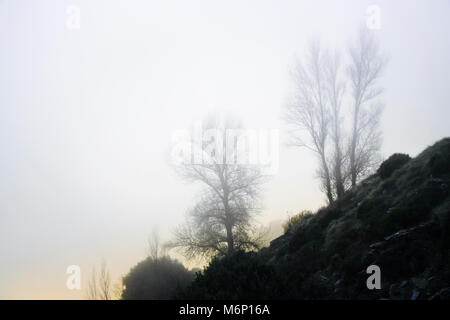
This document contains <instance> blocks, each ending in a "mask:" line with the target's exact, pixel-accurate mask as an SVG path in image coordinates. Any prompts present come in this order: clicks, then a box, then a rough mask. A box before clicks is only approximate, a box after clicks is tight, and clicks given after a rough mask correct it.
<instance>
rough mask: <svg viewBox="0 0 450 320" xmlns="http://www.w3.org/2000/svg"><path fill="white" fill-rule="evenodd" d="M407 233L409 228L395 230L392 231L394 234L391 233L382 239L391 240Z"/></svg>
mask: <svg viewBox="0 0 450 320" xmlns="http://www.w3.org/2000/svg"><path fill="white" fill-rule="evenodd" d="M408 233H409V230H407V229H402V230H400V231H397V232H396V233H394V234H391V235H389V236H387V237H385V238H384V240H386V241H389V240H391V239H396V238H400V237H403V236H405V235H407V234H408Z"/></svg>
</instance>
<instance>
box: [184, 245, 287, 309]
mask: <svg viewBox="0 0 450 320" xmlns="http://www.w3.org/2000/svg"><path fill="white" fill-rule="evenodd" d="M279 289H280V281H279V279H278V277H277V275H276V272H275V269H274V268H273V267H272V266H270V265H268V264H266V263H264V262H263V261H261V259H260V258H259V257H258V256H257V254H256V253H253V252H250V253H246V252H242V251H239V252H236V253H234V254H232V255H229V256H225V257H223V258H215V259H213V260H212V261H211V263H210V264H209V266H208V267H207V268H206V269H205V270H204V271H203V272H200V273H197V277H196V279H195V280H194V282H193V283H192V284H191V285H190V286H189V287H188V288H187V289H186V290H184V291H183V292H182V293H181V294H180V298H182V299H201V300H202V299H212V300H217V299H227V300H229V299H232V300H235V299H276V298H279V292H280V291H279Z"/></svg>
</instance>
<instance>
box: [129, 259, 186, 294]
mask: <svg viewBox="0 0 450 320" xmlns="http://www.w3.org/2000/svg"><path fill="white" fill-rule="evenodd" d="M193 278H194V275H193V273H192V272H190V271H188V270H187V269H186V268H185V267H184V266H183V265H182V264H181V263H179V262H178V261H176V260H172V259H170V258H169V257H163V258H160V259H158V260H154V259H152V258H147V259H145V260H143V261H141V262H139V263H138V264H137V265H136V266H135V267H133V268H132V269H131V270H130V272H129V273H128V274H127V275H126V276H125V277H124V278H123V284H124V286H125V289H124V290H123V292H122V299H124V300H163V299H172V298H173V296H174V294H175V292H176V290H179V289H182V288H184V287H186V286H187V285H188V284H190V283H191V281H192V280H193Z"/></svg>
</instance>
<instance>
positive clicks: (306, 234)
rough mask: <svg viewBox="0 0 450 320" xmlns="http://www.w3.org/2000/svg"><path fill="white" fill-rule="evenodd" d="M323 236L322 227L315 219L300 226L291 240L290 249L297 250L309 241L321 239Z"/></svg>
mask: <svg viewBox="0 0 450 320" xmlns="http://www.w3.org/2000/svg"><path fill="white" fill-rule="evenodd" d="M321 237H322V228H321V227H320V225H319V223H318V222H316V221H315V220H312V221H310V222H309V223H308V224H306V225H304V226H302V227H301V228H298V229H297V230H296V232H295V234H294V235H293V237H292V239H291V240H290V242H289V251H290V252H292V251H296V250H298V249H299V248H300V247H301V246H303V245H304V244H306V243H307V242H308V241H314V240H319V239H321Z"/></svg>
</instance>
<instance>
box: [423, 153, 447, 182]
mask: <svg viewBox="0 0 450 320" xmlns="http://www.w3.org/2000/svg"><path fill="white" fill-rule="evenodd" d="M428 165H429V167H430V171H431V174H432V175H433V176H435V177H438V176H441V175H444V174H448V173H450V155H449V154H446V153H443V152H438V153H436V154H434V155H433V156H432V157H431V159H430V161H429V163H428Z"/></svg>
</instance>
